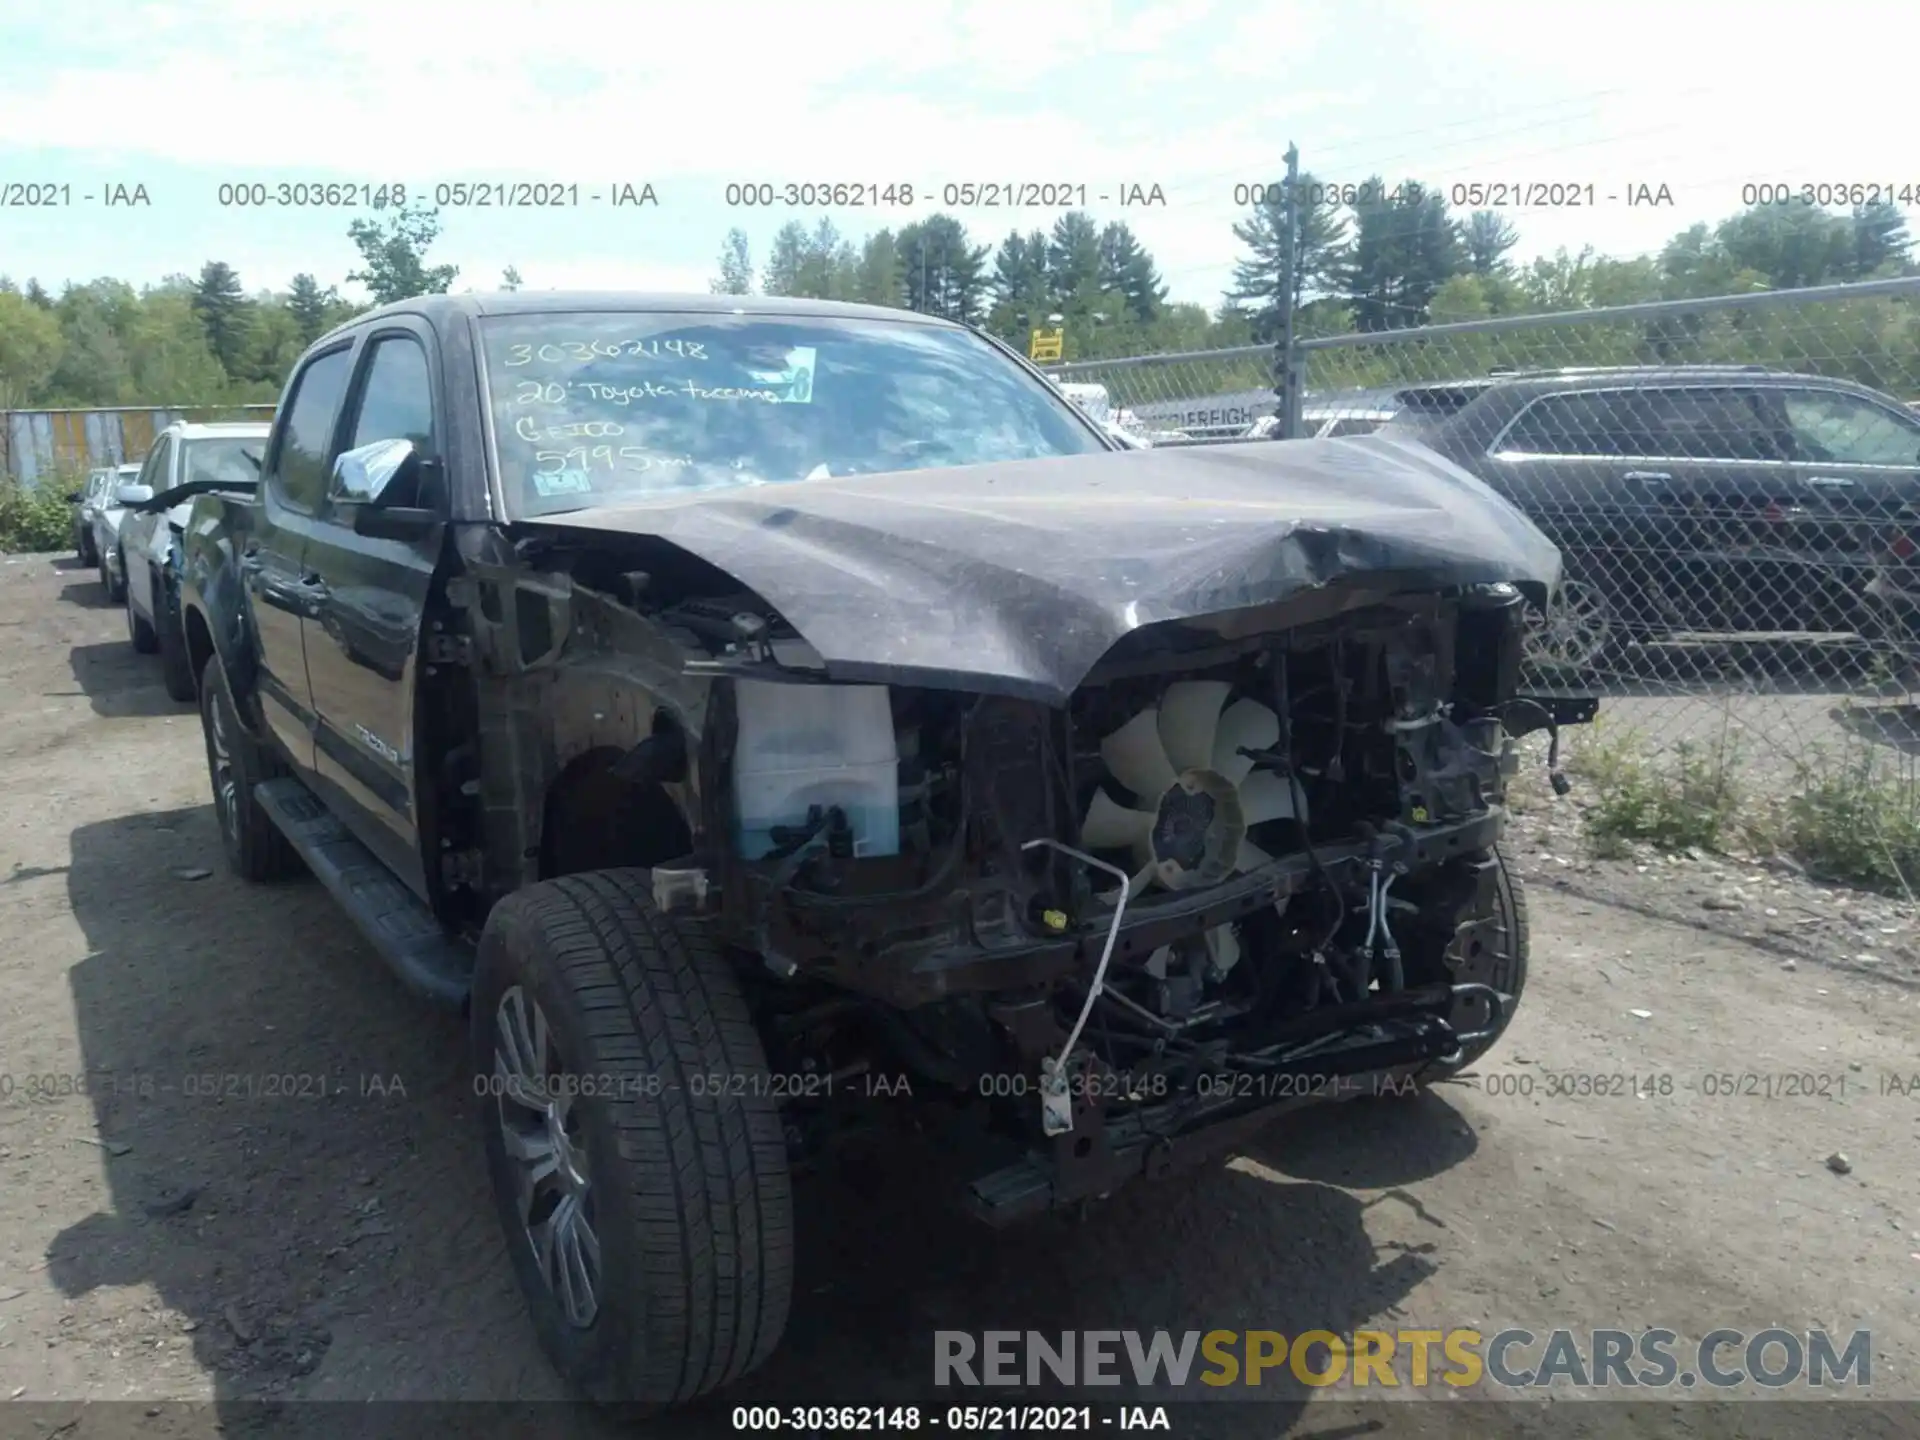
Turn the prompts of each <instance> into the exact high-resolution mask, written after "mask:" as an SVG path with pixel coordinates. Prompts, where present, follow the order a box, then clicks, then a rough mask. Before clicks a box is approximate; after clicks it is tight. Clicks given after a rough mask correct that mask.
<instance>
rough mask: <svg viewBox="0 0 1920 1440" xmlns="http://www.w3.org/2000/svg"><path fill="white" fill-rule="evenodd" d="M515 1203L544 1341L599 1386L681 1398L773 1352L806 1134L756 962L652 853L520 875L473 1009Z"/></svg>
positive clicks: (604, 1390)
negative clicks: (760, 1002) (782, 1086)
mask: <svg viewBox="0 0 1920 1440" xmlns="http://www.w3.org/2000/svg"><path fill="white" fill-rule="evenodd" d="M471 1026H472V1045H473V1059H474V1066H475V1071H476V1090H477V1091H478V1092H479V1093H480V1095H481V1096H482V1097H483V1098H482V1100H481V1103H480V1112H481V1113H480V1119H481V1124H482V1128H483V1131H484V1138H485V1145H486V1152H487V1168H488V1171H489V1173H490V1175H491V1177H492V1181H493V1190H494V1196H495V1200H496V1202H497V1204H498V1208H499V1212H500V1220H501V1224H502V1225H503V1227H504V1228H505V1230H506V1234H507V1245H508V1250H509V1252H510V1253H511V1255H512V1257H513V1264H514V1269H515V1271H516V1273H517V1274H518V1276H519V1279H520V1284H521V1288H522V1290H523V1291H524V1292H525V1294H526V1297H527V1302H528V1305H529V1307H530V1308H531V1310H532V1314H533V1321H534V1326H535V1329H536V1330H537V1331H538V1333H539V1336H540V1340H541V1344H542V1345H543V1347H544V1348H545V1350H546V1352H547V1354H548V1356H549V1358H550V1359H551V1360H552V1361H553V1363H554V1365H555V1367H556V1368H557V1369H558V1370H559V1371H560V1372H561V1374H563V1375H564V1376H565V1377H566V1378H567V1379H568V1380H569V1381H570V1382H572V1383H573V1384H574V1385H576V1386H578V1387H579V1388H580V1389H581V1390H582V1391H583V1392H585V1393H586V1394H588V1395H590V1396H592V1397H593V1398H594V1399H597V1400H601V1401H606V1402H620V1403H632V1404H639V1405H643V1406H649V1407H665V1406H669V1405H676V1404H680V1403H684V1402H686V1401H690V1400H692V1399H694V1398H696V1397H697V1396H700V1395H703V1394H705V1393H707V1392H708V1391H710V1390H713V1389H716V1388H718V1387H719V1386H722V1385H725V1384H728V1383H729V1382H731V1381H734V1380H737V1379H738V1378H739V1377H740V1376H742V1375H744V1374H746V1373H747V1371H749V1370H751V1369H753V1368H754V1367H755V1366H757V1365H759V1364H760V1363H761V1362H762V1361H763V1360H765V1359H766V1358H767V1356H768V1355H769V1354H771V1353H772V1351H773V1348H774V1346H775V1345H776V1344H777V1343H778V1342H779V1339H780V1334H781V1331H782V1330H783V1329H784V1328H785V1325H786V1318H787V1306H788V1300H789V1296H790V1293H791V1290H792V1285H793V1216H792V1199H791V1193H790V1190H789V1184H788V1175H787V1157H786V1144H785V1139H784V1136H783V1133H782V1130H781V1124H780V1116H779V1112H778V1110H777V1108H776V1106H775V1104H774V1101H773V1098H772V1095H771V1086H770V1085H769V1084H768V1083H767V1062H766V1058H765V1055H764V1053H763V1051H762V1049H761V1045H760V1039H759V1036H758V1035H757V1034H756V1033H755V1031H754V1028H753V1024H752V1022H751V1020H750V1019H749V1017H748V1014H747V1007H746V1002H745V1000H744V998H743V997H742V994H741V991H740V987H739V982H738V981H737V980H736V979H735V977H734V974H733V972H732V970H731V968H730V967H729V964H728V962H727V959H726V957H725V956H724V954H723V953H722V952H721V950H720V948H719V947H718V945H717V944H716V943H715V942H714V940H713V939H712V937H711V935H710V934H709V932H708V931H707V930H706V928H705V927H704V926H702V925H701V924H699V923H698V922H695V921H691V920H685V919H681V918H679V917H675V916H670V915H663V914H661V913H660V912H659V911H658V910H656V909H655V908H654V905H653V898H652V894H651V887H650V883H649V877H648V874H647V872H646V871H644V870H597V871H589V872H586V873H584V874H579V875H569V876H565V877H563V878H561V879H558V880H550V881H546V882H543V883H541V884H538V885H531V886H528V887H527V888H525V889H523V890H519V891H517V892H515V893H514V894H512V895H509V896H508V897H506V898H505V899H504V900H502V901H500V902H499V903H498V904H497V905H496V906H495V907H494V909H493V912H492V913H491V914H490V915H489V916H488V918H487V925H486V930H485V932H484V933H483V935H482V937H481V940H480V954H479V959H478V962H477V966H476V969H475V974H474V987H473V1001H472V1011H471Z"/></svg>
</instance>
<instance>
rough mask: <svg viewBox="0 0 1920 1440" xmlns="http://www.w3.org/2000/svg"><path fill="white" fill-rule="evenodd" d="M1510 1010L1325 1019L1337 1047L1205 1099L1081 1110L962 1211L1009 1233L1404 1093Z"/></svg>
mask: <svg viewBox="0 0 1920 1440" xmlns="http://www.w3.org/2000/svg"><path fill="white" fill-rule="evenodd" d="M1512 1003H1513V1001H1512V997H1511V996H1508V995H1505V994H1502V993H1501V992H1500V991H1498V990H1495V989H1493V988H1492V987H1490V986H1487V985H1481V984H1477V983H1468V984H1460V985H1452V986H1445V985H1435V986H1428V987H1425V988H1423V989H1420V990H1410V991H1407V992H1405V993H1403V994H1401V995H1399V996H1395V997H1393V998H1391V999H1382V1000H1375V1001H1370V1002H1366V1003H1364V1004H1361V1005H1352V1006H1342V1007H1339V1008H1338V1009H1335V1010H1330V1011H1329V1012H1328V1013H1327V1014H1326V1015H1325V1016H1324V1017H1322V1024H1321V1025H1320V1027H1319V1029H1318V1031H1317V1037H1318V1038H1323V1039H1326V1040H1329V1041H1335V1042H1338V1043H1328V1044H1325V1045H1314V1044H1313V1042H1314V1041H1315V1039H1316V1032H1312V1031H1309V1032H1307V1033H1304V1034H1301V1035H1299V1036H1296V1037H1294V1038H1292V1039H1290V1040H1289V1041H1287V1042H1286V1043H1285V1046H1284V1047H1280V1046H1276V1047H1274V1049H1275V1050H1280V1051H1282V1055H1281V1058H1278V1059H1276V1060H1275V1061H1274V1063H1272V1064H1270V1065H1266V1066H1262V1067H1261V1068H1259V1069H1258V1070H1252V1069H1241V1070H1235V1071H1232V1072H1228V1073H1226V1074H1225V1075H1222V1076H1219V1077H1216V1079H1215V1081H1214V1083H1213V1085H1212V1086H1211V1087H1210V1090H1209V1092H1208V1094H1207V1095H1206V1096H1205V1097H1203V1096H1201V1095H1200V1094H1199V1092H1198V1091H1195V1092H1194V1093H1191V1094H1188V1095H1185V1096H1183V1097H1181V1098H1178V1099H1174V1100H1170V1101H1168V1102H1167V1103H1165V1104H1162V1105H1156V1106H1153V1107H1151V1108H1138V1109H1131V1110H1127V1111H1124V1112H1122V1113H1120V1114H1118V1115H1117V1116H1113V1117H1109V1116H1108V1115H1107V1114H1106V1113H1105V1112H1104V1111H1102V1110H1101V1109H1099V1108H1097V1107H1090V1108H1087V1109H1084V1110H1082V1111H1080V1112H1079V1114H1078V1116H1077V1118H1076V1124H1075V1126H1074V1128H1073V1129H1072V1130H1069V1131H1067V1132H1065V1133H1064V1134H1061V1135H1057V1136H1054V1137H1052V1138H1051V1139H1050V1140H1049V1141H1048V1142H1047V1144H1046V1145H1045V1146H1043V1147H1036V1148H1035V1149H1033V1150H1031V1151H1029V1152H1028V1153H1027V1154H1026V1155H1024V1156H1022V1157H1021V1158H1020V1159H1019V1160H1017V1161H1015V1162H1014V1163H1012V1164H1010V1165H1006V1166H1003V1167H1001V1168H1000V1169H998V1170H995V1171H992V1172H991V1173H989V1174H987V1175H983V1176H981V1177H980V1178H978V1179H976V1180H974V1181H973V1182H972V1183H971V1184H969V1185H968V1187H967V1192H966V1200H965V1203H966V1206H967V1209H968V1210H969V1211H970V1212H971V1213H972V1214H973V1215H974V1216H975V1217H976V1218H977V1219H980V1220H982V1221H984V1222H986V1223H987V1224H989V1225H991V1226H994V1227H996V1228H998V1227H1001V1226H1006V1225H1011V1224H1015V1223H1017V1222H1020V1221H1023V1220H1027V1219H1030V1218H1033V1217H1035V1216H1037V1215H1041V1214H1044V1213H1046V1212H1047V1211H1049V1210H1057V1209H1061V1208H1063V1207H1065V1206H1069V1205H1073V1204H1075V1203H1077V1202H1079V1201H1082V1200H1088V1199H1094V1198H1097V1197H1099V1196H1103V1195H1106V1194H1108V1193H1110V1192H1112V1191H1114V1190H1116V1189H1118V1188H1119V1187H1121V1186H1122V1185H1125V1184H1128V1183H1129V1182H1131V1181H1133V1180H1137V1179H1140V1178H1142V1177H1145V1178H1150V1179H1159V1178H1163V1177H1165V1176H1167V1175H1170V1174H1173V1173H1175V1172H1177V1171H1179V1170H1184V1169H1188V1168H1190V1167H1192V1166H1194V1165H1198V1164H1202V1163H1205V1162H1207V1161H1209V1160H1212V1159H1215V1158H1217V1157H1219V1156H1220V1155H1222V1154H1224V1153H1226V1152H1228V1151H1230V1150H1232V1149H1233V1148H1234V1147H1236V1146H1237V1145H1239V1144H1241V1143H1243V1142H1245V1141H1247V1140H1249V1139H1251V1138H1252V1136H1254V1135H1255V1134H1257V1133H1258V1132H1259V1131H1260V1130H1262V1129H1263V1128H1265V1127H1266V1126H1267V1125H1269V1124H1271V1123H1272V1122H1273V1121H1274V1120H1276V1119H1278V1118H1279V1117H1280V1116H1281V1115H1284V1114H1287V1113H1289V1112H1291V1111H1295V1110H1300V1109H1304V1108H1306V1107H1307V1106H1310V1105H1320V1104H1326V1103H1329V1102H1332V1101H1338V1100H1357V1099H1362V1098H1367V1097H1378V1096H1390V1095H1404V1094H1406V1093H1407V1092H1408V1089H1409V1087H1411V1086H1412V1085H1414V1084H1415V1083H1424V1082H1431V1081H1432V1080H1434V1079H1438V1078H1443V1077H1444V1076H1446V1075H1448V1074H1451V1073H1453V1072H1454V1071H1455V1070H1457V1069H1458V1068H1459V1067H1460V1066H1461V1065H1462V1064H1463V1063H1464V1061H1463V1058H1462V1057H1463V1055H1464V1053H1465V1052H1466V1050H1467V1049H1468V1048H1470V1047H1471V1046H1472V1045H1473V1044H1475V1043H1476V1042H1477V1041H1479V1040H1482V1039H1484V1038H1486V1036H1487V1035H1488V1034H1489V1033H1494V1032H1497V1031H1498V1030H1499V1029H1500V1028H1501V1027H1502V1025H1503V1024H1504V1022H1505V1019H1506V1016H1507V1013H1508V1011H1509V1010H1510V1008H1511V1006H1512ZM1463 1011H1466V1012H1469V1013H1477V1015H1478V1016H1479V1017H1480V1018H1478V1019H1477V1020H1476V1023H1475V1024H1474V1026H1473V1028H1472V1029H1462V1028H1460V1027H1459V1026H1458V1025H1457V1024H1456V1020H1457V1019H1458V1017H1459V1016H1460V1015H1461V1014H1462V1012H1463ZM1308 1046H1313V1048H1312V1049H1311V1051H1310V1053H1301V1052H1303V1051H1305V1050H1306V1049H1307V1047H1308Z"/></svg>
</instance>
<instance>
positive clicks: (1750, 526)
mask: <svg viewBox="0 0 1920 1440" xmlns="http://www.w3.org/2000/svg"><path fill="white" fill-rule="evenodd" d="M1382 433H1383V434H1393V433H1404V434H1407V436H1408V438H1414V439H1418V440H1419V441H1420V442H1421V443H1422V444H1425V445H1428V446H1431V447H1432V448H1433V449H1435V450H1437V451H1439V452H1440V453H1441V454H1443V455H1445V456H1446V457H1447V458H1448V459H1450V460H1452V461H1454V462H1455V463H1456V464H1459V465H1461V466H1463V467H1465V468H1466V469H1468V470H1470V471H1472V472H1473V473H1474V474H1475V475H1477V476H1479V477H1480V478H1481V479H1482V480H1485V481H1486V482H1487V483H1488V484H1489V485H1490V486H1491V487H1492V488H1493V489H1494V490H1496V491H1498V492H1499V493H1500V494H1501V495H1503V496H1505V497H1506V498H1507V499H1509V500H1511V501H1513V502H1514V504H1515V505H1517V506H1518V507H1519V508H1520V509H1521V510H1523V511H1525V512H1526V514H1527V515H1528V516H1529V517H1530V518H1531V519H1532V520H1533V521H1534V523H1535V524H1537V525H1539V526H1540V528H1541V529H1542V530H1544V531H1545V532H1546V533H1547V535H1548V536H1549V537H1550V538H1551V539H1552V540H1554V542H1555V543H1556V544H1558V545H1559V546H1560V547H1561V551H1562V553H1563V556H1564V558H1565V563H1566V571H1565V580H1564V582H1563V586H1562V590H1561V594H1560V598H1559V601H1558V603H1557V604H1556V605H1555V606H1554V607H1553V611H1552V614H1551V616H1550V617H1549V618H1548V620H1547V622H1546V623H1545V624H1544V625H1541V626H1538V627H1537V628H1536V631H1535V634H1534V639H1533V658H1534V659H1535V661H1536V663H1542V664H1548V665H1554V666H1559V667H1565V668H1570V669H1585V668H1588V667H1590V666H1592V665H1594V664H1596V663H1598V662H1599V661H1600V660H1601V659H1602V658H1603V657H1604V656H1606V655H1608V654H1609V653H1611V652H1612V651H1614V649H1615V648H1616V647H1617V646H1618V645H1620V644H1622V643H1625V642H1629V641H1657V640H1662V639H1671V638H1673V637H1675V636H1676V635H1680V634H1702V633H1705V634H1713V635H1719V636H1729V635H1731V636H1736V637H1739V638H1741V639H1744V640H1756V639H1763V638H1776V637H1778V636H1780V635H1782V634H1792V635H1796V636H1802V637H1804V636H1806V635H1808V634H1809V633H1810V632H1811V633H1817V634H1822V635H1833V636H1851V637H1862V636H1864V637H1879V636H1882V635H1885V634H1887V633H1889V631H1890V629H1894V628H1898V629H1900V630H1901V631H1904V629H1905V628H1906V627H1905V623H1904V622H1905V620H1906V618H1907V615H1908V612H1909V611H1910V610H1911V608H1912V606H1913V604H1914V603H1915V598H1916V596H1920V569H1916V568H1914V567H1913V566H1912V557H1913V555H1914V553H1915V549H1916V543H1917V542H1920V504H1916V502H1917V501H1920V416H1916V415H1915V414H1914V413H1913V412H1912V411H1911V410H1909V409H1908V408H1907V407H1906V406H1904V405H1902V404H1900V402H1899V401H1897V400H1894V399H1891V398H1890V397H1888V396H1885V395H1882V394H1880V393H1879V392H1877V391H1875V390H1870V389H1868V388H1867V387H1866V386H1863V385H1856V384H1853V383H1852V382H1850V381H1846V380H1833V379H1827V378H1824V377H1821V376H1817V375H1800V374H1795V373H1793V372H1791V371H1779V370H1768V369H1766V368H1764V367H1761V366H1752V367H1740V366H1682V367H1674V368H1664V369H1663V368H1630V369H1596V370H1558V371H1551V372H1524V373H1518V374H1515V375H1512V376H1510V377H1508V378H1506V379H1505V380H1503V381H1502V382H1501V383H1499V384H1496V385H1493V386H1490V387H1489V388H1487V389H1486V390H1485V391H1484V392H1482V393H1481V394H1480V395H1479V396H1478V398H1476V399H1475V400H1473V401H1472V402H1471V403H1469V404H1467V405H1465V406H1463V407H1462V408H1461V409H1460V410H1459V411H1458V412H1457V413H1455V414H1454V415H1453V416H1452V417H1450V418H1449V419H1446V420H1444V421H1442V422H1440V423H1438V424H1431V423H1429V424H1426V425H1423V426H1421V427H1420V428H1419V429H1418V431H1417V432H1406V431H1403V430H1402V427H1401V426H1400V425H1399V424H1398V422H1395V423H1393V424H1390V425H1388V426H1387V427H1386V428H1385V430H1383V432H1382ZM1893 622H1899V624H1898V625H1897V627H1896V626H1895V625H1894V623H1893Z"/></svg>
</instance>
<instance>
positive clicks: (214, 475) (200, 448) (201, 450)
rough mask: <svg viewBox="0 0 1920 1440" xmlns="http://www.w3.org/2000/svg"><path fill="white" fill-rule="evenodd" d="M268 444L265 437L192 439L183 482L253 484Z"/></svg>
mask: <svg viewBox="0 0 1920 1440" xmlns="http://www.w3.org/2000/svg"><path fill="white" fill-rule="evenodd" d="M266 443H267V442H266V440H265V438H264V437H262V438H255V437H253V436H245V437H239V438H235V439H231V440H229V439H224V438H223V439H219V440H189V441H187V442H186V447H185V448H186V456H185V458H184V459H183V460H182V462H181V465H180V483H181V484H182V485H191V484H193V483H194V482H195V481H199V480H211V481H213V482H214V483H216V484H219V485H251V484H253V483H255V482H256V481H258V480H259V478H260V455H261V452H262V451H263V450H264V449H265V448H266Z"/></svg>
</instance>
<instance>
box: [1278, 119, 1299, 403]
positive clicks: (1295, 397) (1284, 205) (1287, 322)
mask: <svg viewBox="0 0 1920 1440" xmlns="http://www.w3.org/2000/svg"><path fill="white" fill-rule="evenodd" d="M1299 182H1300V147H1299V146H1297V145H1295V144H1293V143H1291V142H1289V143H1288V145H1287V178H1286V183H1285V188H1284V189H1283V190H1282V191H1281V223H1282V226H1283V227H1284V234H1285V245H1284V247H1283V249H1282V252H1281V263H1280V277H1279V279H1280V284H1279V294H1277V295H1276V296H1275V297H1274V300H1275V303H1276V306H1277V308H1278V311H1279V314H1278V316H1277V317H1276V318H1277V319H1278V321H1279V332H1280V333H1279V335H1278V337H1277V339H1276V341H1275V350H1274V357H1273V393H1274V398H1275V400H1276V401H1277V402H1278V403H1277V404H1276V405H1275V407H1274V414H1275V415H1276V416H1277V417H1278V419H1279V421H1280V434H1281V436H1282V437H1283V438H1285V439H1288V440H1292V439H1295V438H1297V437H1298V436H1299V434H1300V380H1301V374H1300V372H1301V370H1302V369H1303V368H1304V367H1303V366H1302V365H1301V364H1300V363H1299V356H1298V355H1297V354H1296V353H1295V351H1294V347H1293V311H1294V306H1295V305H1296V304H1297V303H1298V301H1299V297H1300V288H1301V287H1300V186H1299Z"/></svg>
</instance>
